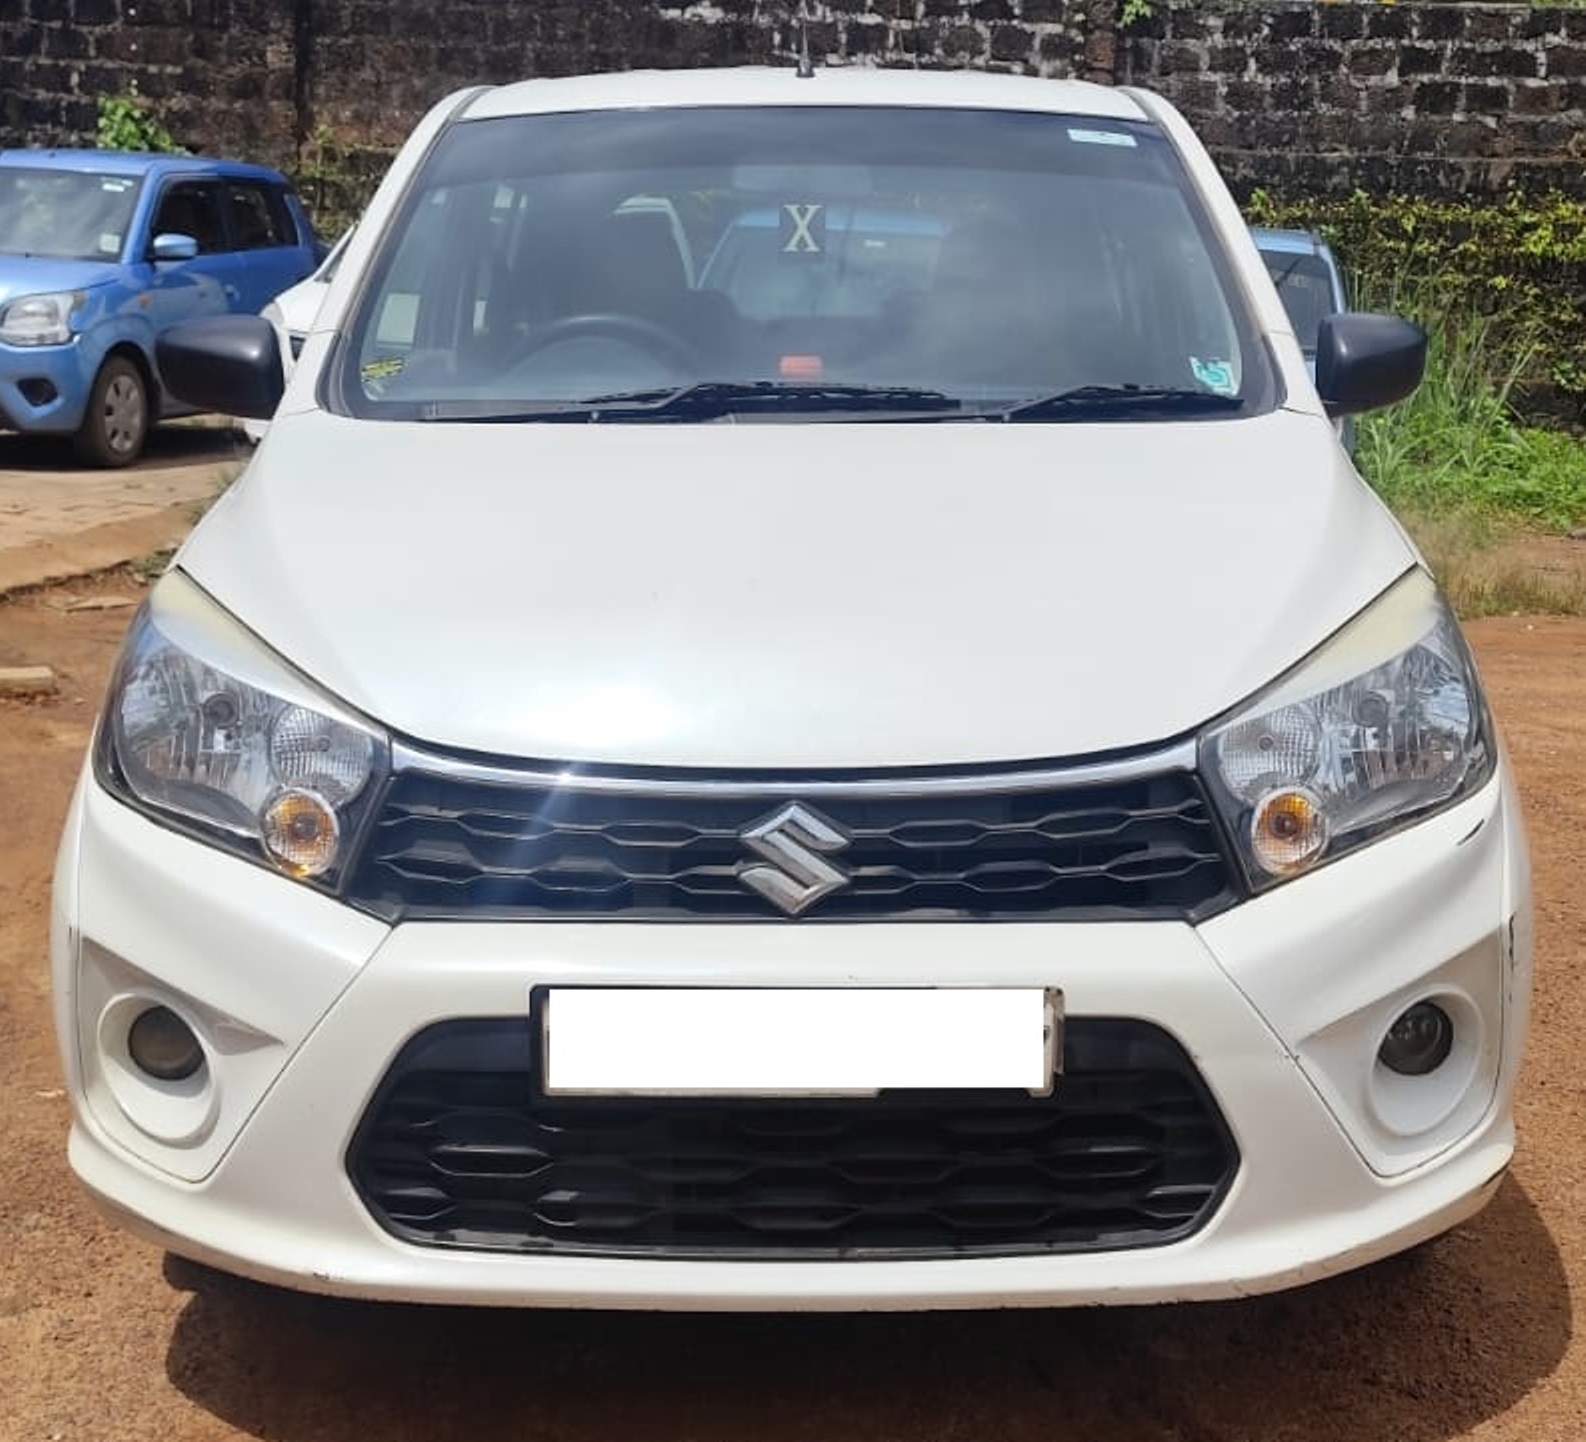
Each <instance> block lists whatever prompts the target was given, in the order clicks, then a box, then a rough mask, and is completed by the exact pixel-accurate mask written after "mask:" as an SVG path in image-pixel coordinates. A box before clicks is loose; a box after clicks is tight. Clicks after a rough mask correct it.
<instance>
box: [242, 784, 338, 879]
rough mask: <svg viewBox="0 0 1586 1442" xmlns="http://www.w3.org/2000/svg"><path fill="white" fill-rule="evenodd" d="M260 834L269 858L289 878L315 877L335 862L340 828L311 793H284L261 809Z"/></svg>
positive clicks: (325, 805)
mask: <svg viewBox="0 0 1586 1442" xmlns="http://www.w3.org/2000/svg"><path fill="white" fill-rule="evenodd" d="M259 834H260V836H261V837H262V838H263V840H264V849H265V850H266V851H267V852H268V853H269V854H270V859H271V860H272V861H274V862H275V864H276V865H277V866H279V867H280V868H281V870H283V871H285V872H286V873H287V874H288V875H290V876H318V875H319V874H320V873H321V872H323V871H327V870H329V869H330V866H331V864H332V863H333V862H334V861H335V860H336V851H337V847H338V845H339V844H340V841H341V828H340V826H339V825H338V824H337V821H336V813H335V812H334V811H333V810H332V809H331V807H330V805H329V803H327V802H326V801H325V799H324V798H323V797H321V796H316V795H315V794H314V793H313V792H312V791H283V792H281V793H280V794H279V795H277V796H276V797H275V798H274V799H273V800H272V801H271V802H270V804H269V805H268V806H266V807H265V809H264V814H263V815H262V816H261V817H260V818H259Z"/></svg>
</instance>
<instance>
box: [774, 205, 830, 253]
mask: <svg viewBox="0 0 1586 1442" xmlns="http://www.w3.org/2000/svg"><path fill="white" fill-rule="evenodd" d="M825 249H826V207H825V206H824V205H821V204H819V203H818V202H817V203H812V204H809V205H800V204H799V203H798V202H797V201H792V200H790V201H788V203H787V204H786V205H784V206H783V207H782V254H783V255H820V254H821V253H822V252H824V251H825Z"/></svg>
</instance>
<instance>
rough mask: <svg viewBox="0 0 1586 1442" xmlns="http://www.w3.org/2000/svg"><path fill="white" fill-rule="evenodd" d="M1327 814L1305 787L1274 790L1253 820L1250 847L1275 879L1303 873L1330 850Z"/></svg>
mask: <svg viewBox="0 0 1586 1442" xmlns="http://www.w3.org/2000/svg"><path fill="white" fill-rule="evenodd" d="M1328 834H1329V833H1328V825H1327V814H1326V812H1324V811H1323V810H1322V806H1321V802H1320V801H1319V800H1318V799H1317V797H1316V794H1315V792H1313V791H1310V790H1308V789H1307V788H1306V787H1303V786H1293V787H1287V788H1285V789H1284V790H1282V791H1274V792H1271V793H1270V794H1268V795H1267V796H1265V797H1263V798H1262V799H1261V802H1260V804H1259V805H1257V807H1256V809H1255V813H1254V814H1253V815H1252V816H1251V818H1250V848H1251V851H1252V852H1253V853H1254V855H1255V858H1256V860H1257V861H1258V862H1260V863H1261V865H1262V866H1263V867H1264V868H1265V869H1266V870H1267V871H1269V872H1271V873H1272V875H1274V876H1287V875H1289V874H1291V873H1293V872H1296V871H1303V870H1304V869H1305V868H1306V867H1307V866H1309V865H1310V864H1311V863H1312V862H1314V861H1315V860H1316V859H1317V858H1318V857H1319V856H1321V854H1322V852H1323V851H1324V850H1326V848H1327V838H1328Z"/></svg>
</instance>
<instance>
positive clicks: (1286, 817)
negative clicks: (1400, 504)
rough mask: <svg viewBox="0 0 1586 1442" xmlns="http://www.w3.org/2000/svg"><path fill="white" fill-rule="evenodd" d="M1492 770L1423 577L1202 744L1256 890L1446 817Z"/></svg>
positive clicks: (1474, 696)
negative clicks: (1437, 814) (1430, 818)
mask: <svg viewBox="0 0 1586 1442" xmlns="http://www.w3.org/2000/svg"><path fill="white" fill-rule="evenodd" d="M1495 765H1496V755H1495V748H1494V745H1493V741H1492V733H1491V722H1490V720H1489V718H1488V715H1487V708H1486V705H1485V703H1484V701H1483V700H1482V695H1481V688H1480V686H1479V684H1478V683H1477V680H1476V671H1475V667H1474V665H1473V664H1472V662H1471V659H1470V653H1469V651H1468V650H1467V649H1466V646H1465V641H1464V638H1463V637H1462V636H1461V634H1460V631H1459V626H1458V624H1457V623H1456V622H1455V620H1454V617H1453V615H1452V614H1451V613H1450V611H1449V609H1448V606H1447V604H1446V603H1445V602H1444V601H1443V599H1442V597H1441V596H1440V595H1439V594H1438V592H1437V588H1436V587H1435V586H1434V585H1433V583H1432V581H1431V578H1430V577H1429V576H1427V575H1426V574H1425V573H1424V572H1420V571H1416V572H1412V573H1411V574H1410V575H1408V576H1406V577H1405V578H1404V579H1403V580H1402V581H1400V582H1399V584H1398V585H1396V586H1394V587H1393V589H1392V590H1390V591H1389V592H1388V593H1387V594H1386V595H1385V596H1383V597H1382V598H1381V599H1380V600H1378V601H1377V602H1376V603H1375V604H1374V605H1373V606H1371V607H1370V608H1369V609H1368V610H1366V611H1365V612H1364V613H1363V614H1362V615H1361V616H1359V617H1357V618H1356V619H1355V620H1354V621H1352V622H1351V623H1350V624H1349V625H1347V626H1346V627H1344V629H1343V630H1342V631H1340V632H1339V633H1338V634H1337V635H1336V636H1334V637H1333V638H1332V640H1330V641H1328V642H1327V643H1326V644H1325V645H1324V646H1323V647H1322V648H1321V649H1320V650H1319V651H1317V652H1316V653H1315V654H1314V655H1312V656H1311V657H1310V658H1309V659H1307V660H1306V661H1304V662H1303V663H1302V664H1301V665H1300V666H1299V667H1298V668H1297V669H1296V670H1295V671H1293V672H1292V673H1290V675H1288V676H1287V677H1285V678H1284V679H1283V680H1282V681H1280V682H1278V684H1277V685H1276V686H1274V687H1273V688H1272V689H1271V690H1269V691H1268V692H1267V693H1266V694H1265V695H1263V696H1262V697H1260V698H1259V699H1258V700H1256V701H1255V702H1254V703H1252V704H1251V705H1250V706H1248V707H1247V708H1245V709H1243V710H1242V711H1240V712H1239V713H1237V714H1236V715H1235V716H1234V717H1233V718H1232V719H1230V720H1228V721H1224V722H1222V723H1220V724H1219V725H1217V726H1216V727H1215V728H1213V729H1212V730H1210V731H1208V732H1207V733H1206V734H1205V735H1204V736H1202V738H1201V742H1200V766H1201V771H1202V774H1203V775H1204V776H1205V777H1206V778H1207V780H1208V781H1209V782H1210V785H1211V791H1212V795H1213V798H1214V799H1215V801H1216V803H1217V807H1218V809H1219V811H1220V812H1221V813H1222V816H1223V819H1224V821H1225V822H1226V823H1227V826H1228V829H1229V831H1230V832H1231V833H1232V835H1233V837H1234V839H1235V841H1236V843H1237V845H1238V847H1239V851H1240V856H1241V858H1242V860H1243V862H1244V865H1245V870H1246V872H1247V874H1248V875H1249V878H1250V881H1251V883H1252V884H1253V885H1254V886H1256V887H1257V888H1260V887H1264V886H1270V885H1273V884H1275V883H1276V882H1278V881H1281V880H1282V879H1284V878H1285V877H1289V876H1294V875H1297V874H1299V873H1300V872H1303V871H1308V870H1310V869H1311V868H1312V867H1314V866H1316V865H1318V864H1319V863H1321V862H1323V861H1330V860H1332V859H1333V858H1334V857H1336V856H1341V855H1343V854H1344V853H1345V852H1347V851H1350V850H1353V849H1354V848H1355V847H1357V846H1360V845H1362V844H1364V843H1365V842H1367V841H1369V840H1371V839H1372V838H1373V837H1376V836H1380V835H1381V834H1382V833H1384V832H1386V831H1390V830H1393V829H1395V828H1397V827H1399V826H1403V825H1405V824H1407V823H1409V822H1410V821H1412V820H1414V819H1416V818H1418V817H1421V816H1424V815H1426V814H1427V813H1428V812H1430V811H1433V810H1436V809H1437V808H1439V807H1441V806H1445V805H1447V804H1449V803H1450V802H1452V801H1454V800H1456V799H1457V798H1458V797H1461V796H1463V795H1466V794H1467V793H1469V792H1470V791H1472V790H1474V789H1475V788H1476V787H1478V786H1480V785H1481V784H1482V783H1483V782H1484V781H1486V780H1487V778H1488V777H1489V776H1491V775H1492V772H1493V767H1494V766H1495Z"/></svg>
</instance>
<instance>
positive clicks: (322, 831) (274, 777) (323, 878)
mask: <svg viewBox="0 0 1586 1442" xmlns="http://www.w3.org/2000/svg"><path fill="white" fill-rule="evenodd" d="M386 755H387V745H386V740H385V738H384V736H382V735H381V734H379V733H378V732H376V731H375V730H373V729H372V728H371V727H370V726H369V725H368V724H367V723H366V722H365V721H363V720H362V719H361V718H359V717H357V716H356V715H353V714H352V713H350V712H348V711H347V710H346V709H345V708H343V707H341V706H339V705H338V704H337V703H336V702H335V701H333V700H331V699H330V698H329V697H327V696H324V695H322V694H320V693H319V692H318V691H317V690H315V689H314V688H313V687H312V686H311V685H310V684H309V683H308V682H307V681H305V680H304V679H303V677H302V676H300V675H299V674H298V673H297V672H295V671H293V670H292V669H291V668H290V667H288V666H287V665H286V664H285V663H284V662H283V661H281V660H280V659H279V658H278V657H276V656H275V655H273V654H272V653H271V652H269V651H268V650H266V649H265V647H264V646H263V645H261V644H260V642H259V641H258V639H257V638H256V637H254V636H253V635H252V634H250V633H249V632H248V631H247V630H245V629H244V628H243V627H242V626H240V625H239V624H238V623H237V622H236V621H235V620H233V619H232V618H231V617H230V616H228V615H227V614H226V613H225V612H224V611H222V610H221V609H220V608H219V607H218V606H216V605H215V603H214V602H213V601H211V600H210V599H209V597H208V596H206V595H205V594H204V593H203V592H202V591H201V590H199V588H198V587H197V586H195V585H194V584H193V583H192V582H191V581H189V580H188V579H186V577H184V576H183V575H182V574H181V573H180V572H174V571H173V572H171V573H170V574H169V575H167V576H166V577H165V578H164V579H163V580H162V581H161V582H160V583H159V585H158V586H157V587H156V588H155V590H154V592H153V593H152V594H151V595H150V597H149V601H148V604H147V605H146V606H145V607H144V609H143V611H142V612H140V613H139V615H138V618H137V620H135V621H134V622H133V625H132V630H131V632H130V634H129V635H128V637H127V641H126V645H125V647H124V648H123V650H122V655H121V660H120V663H119V665H118V666H117V668H116V674H115V677H114V679H113V681H112V682H111V686H110V694H109V696H108V698H107V700H106V702H105V711H104V715H103V716H102V718H101V720H100V726H99V739H98V743H97V746H96V750H95V760H96V765H97V769H98V774H99V778H100V780H101V781H102V782H103V784H104V785H105V786H106V787H107V788H109V789H110V790H111V791H113V792H115V793H116V794H117V795H118V796H120V797H121V798H122V799H123V800H125V801H127V802H128V803H129V804H131V805H133V806H136V807H137V808H138V809H139V810H142V811H145V812H147V813H149V814H150V815H153V816H155V817H156V818H158V819H161V820H164V821H166V822H167V823H169V824H172V825H175V826H178V827H180V828H181V829H182V830H185V831H189V832H191V833H193V834H195V835H199V836H202V837H203V838H204V839H205V840H208V841H211V842H213V843H214V844H216V845H219V846H222V847H225V848H227V849H228V850H232V851H235V852H238V853H239V854H241V855H244V856H247V857H249V858H251V859H253V860H256V861H262V862H265V863H267V864H269V865H271V866H273V867H274V868H275V869H277V870H278V871H281V872H284V873H285V874H286V875H288V876H293V877H297V878H300V879H313V880H315V881H316V882H317V883H318V884H319V885H321V886H327V887H334V885H335V884H336V882H337V881H338V879H339V877H340V874H341V872H342V870H343V868H344V866H345V864H346V861H347V858H348V856H349V855H350V853H351V848H352V846H353V845H354V844H355V842H356V838H357V835H358V832H359V830H360V827H361V824H362V822H363V820H364V818H365V816H366V815H367V813H368V810H369V806H370V804H371V799H372V797H373V794H374V793H375V792H376V791H377V790H378V789H379V788H378V782H379V780H380V778H381V777H382V776H383V775H384V771H385V765H386Z"/></svg>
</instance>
